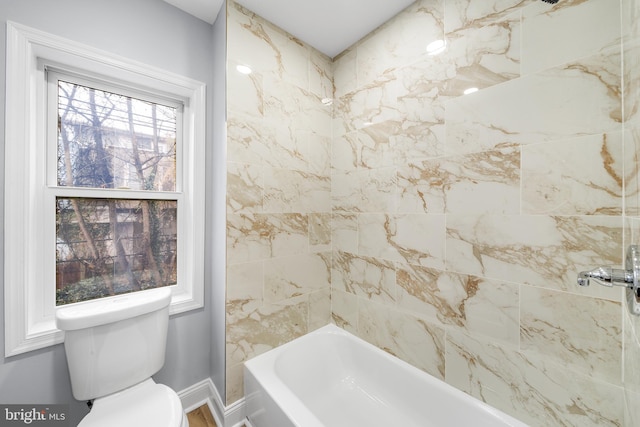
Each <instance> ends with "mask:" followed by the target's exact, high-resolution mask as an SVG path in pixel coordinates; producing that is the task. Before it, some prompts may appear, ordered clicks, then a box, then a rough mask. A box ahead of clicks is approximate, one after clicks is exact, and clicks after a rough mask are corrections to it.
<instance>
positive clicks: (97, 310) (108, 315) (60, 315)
mask: <svg viewBox="0 0 640 427" xmlns="http://www.w3.org/2000/svg"><path fill="white" fill-rule="evenodd" d="M170 302H171V288H169V287H163V288H156V289H149V290H145V291H139V292H132V293H128V294H122V295H116V296H113V297H106V298H100V299H96V300H92V301H86V302H82V303H75V304H70V305H65V306H62V307H59V308H57V309H56V316H55V317H56V326H57V327H58V329H61V330H63V331H72V330H76V329H84V328H92V327H94V326H99V325H105V324H107V323H113V322H118V321H120V320H125V319H130V318H132V317H136V316H141V315H143V314H147V313H151V312H152V311H156V310H160V309H162V308H164V307H166V306H167V305H169V303H170Z"/></svg>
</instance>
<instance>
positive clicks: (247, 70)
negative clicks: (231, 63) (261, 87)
mask: <svg viewBox="0 0 640 427" xmlns="http://www.w3.org/2000/svg"><path fill="white" fill-rule="evenodd" d="M236 70H237V71H238V72H239V73H240V74H251V72H252V70H251V68H249V67H247V66H246V65H237V66H236Z"/></svg>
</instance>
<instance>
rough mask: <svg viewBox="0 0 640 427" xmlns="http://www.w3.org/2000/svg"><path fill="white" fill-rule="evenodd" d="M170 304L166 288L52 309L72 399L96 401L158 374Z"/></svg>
mask: <svg viewBox="0 0 640 427" xmlns="http://www.w3.org/2000/svg"><path fill="white" fill-rule="evenodd" d="M170 302H171V289H170V288H158V289H151V290H146V291H143V292H134V293H130V294H124V295H118V296H114V297H108V298H101V299H98V300H95V301H89V302H83V303H79V304H73V305H69V306H63V307H60V308H58V309H57V310H56V325H57V327H58V329H61V330H63V331H65V339H64V348H65V352H66V354H67V363H68V365H69V374H70V377H71V387H72V390H73V396H74V397H75V398H76V399H78V400H91V399H96V398H98V397H102V396H106V395H109V394H111V393H114V392H117V391H120V390H123V389H125V388H127V387H130V386H133V385H135V384H138V383H139V382H141V381H144V380H146V379H148V378H150V377H151V376H152V375H153V374H155V373H156V372H158V371H159V370H160V368H162V365H164V356H165V351H166V342H167V327H168V324H169V303H170Z"/></svg>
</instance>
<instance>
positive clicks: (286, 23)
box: [165, 0, 415, 58]
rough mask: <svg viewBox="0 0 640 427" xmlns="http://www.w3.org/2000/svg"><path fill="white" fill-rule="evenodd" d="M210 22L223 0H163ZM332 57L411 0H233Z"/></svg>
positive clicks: (393, 14)
mask: <svg viewBox="0 0 640 427" xmlns="http://www.w3.org/2000/svg"><path fill="white" fill-rule="evenodd" d="M165 1H166V2H167V3H171V4H172V5H174V6H176V7H178V8H180V9H182V10H184V11H185V12H187V13H190V14H192V15H194V16H196V17H198V18H200V19H202V20H203V21H206V22H209V23H210V24H212V23H213V22H214V21H215V19H216V16H217V15H218V11H219V10H220V7H221V6H222V4H223V2H224V0H165ZM236 1H237V2H238V3H240V4H241V5H242V6H244V7H246V8H247V9H249V10H251V11H252V12H254V13H256V14H258V15H260V16H262V17H263V18H265V19H266V20H267V21H270V22H272V23H274V24H275V25H277V26H278V27H280V28H282V29H283V30H285V31H287V32H288V33H289V34H291V35H293V36H295V37H297V38H298V39H300V40H302V41H304V42H306V43H308V44H310V45H311V46H313V47H315V48H316V49H318V50H319V51H320V52H323V53H324V54H326V55H328V56H329V57H331V58H333V57H335V56H336V55H338V54H339V53H340V52H342V51H343V50H345V49H346V48H348V47H349V46H351V45H352V44H353V43H355V42H357V41H358V40H360V39H361V38H362V37H364V36H366V35H367V34H369V33H370V32H371V31H373V30H375V29H376V28H377V27H378V26H380V25H381V24H383V23H384V22H386V21H388V20H389V19H390V18H392V17H393V16H395V15H396V14H397V13H398V12H400V11H402V10H403V9H404V8H406V7H407V6H409V5H410V4H411V3H413V2H414V1H415V0H393V1H390V0H236Z"/></svg>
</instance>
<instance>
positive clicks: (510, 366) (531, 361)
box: [331, 0, 638, 426]
mask: <svg viewBox="0 0 640 427" xmlns="http://www.w3.org/2000/svg"><path fill="white" fill-rule="evenodd" d="M425 10H429V12H430V15H431V16H430V17H428V16H427V15H428V14H425V12H424V11H425ZM620 12H621V10H620V3H619V2H617V1H606V0H593V1H588V2H585V1H579V0H576V1H571V0H563V1H560V2H559V3H558V4H557V5H549V4H547V3H544V2H540V1H537V0H493V1H486V2H476V1H470V0H446V1H434V0H422V1H418V2H416V4H414V5H413V6H411V7H410V8H408V9H407V10H406V11H404V12H402V13H400V14H399V15H398V16H397V17H396V18H394V19H393V20H391V21H389V22H388V23H386V24H385V25H383V26H382V27H380V28H379V29H378V30H376V31H375V32H374V33H373V34H371V35H369V36H368V37H366V38H365V39H364V40H362V41H361V42H359V43H357V44H356V45H354V46H352V47H351V48H350V49H349V50H347V51H346V52H344V53H343V54H341V55H340V56H338V57H337V58H336V59H335V60H334V79H335V80H334V82H335V88H336V91H335V96H336V100H335V103H334V119H333V126H334V127H333V144H332V169H331V170H332V177H331V186H332V191H331V198H332V208H333V213H334V222H333V231H332V236H333V237H334V239H333V242H332V243H333V245H334V247H333V250H334V256H333V270H332V278H331V286H332V298H334V300H333V306H332V313H333V319H334V321H335V322H336V323H337V324H338V325H340V326H342V327H345V328H346V329H348V330H352V331H356V332H357V333H358V334H359V335H360V336H362V337H363V338H365V339H367V340H369V341H370V342H372V343H374V344H376V345H378V346H380V347H382V348H384V349H385V350H387V351H389V352H391V353H393V354H396V355H398V356H400V357H402V358H404V359H405V360H408V361H409V362H410V363H412V364H414V365H416V366H419V367H421V368H422V369H424V370H425V371H427V372H429V373H431V374H433V375H436V376H438V377H442V378H444V379H445V381H447V382H449V383H450V384H453V385H454V386H456V387H458V388H460V389H462V390H464V391H466V392H468V393H470V394H472V395H474V396H476V397H478V398H480V399H483V400H485V401H487V402H489V403H491V404H492V405H494V406H496V407H498V408H500V409H502V410H504V411H506V412H508V413H510V414H512V415H514V416H516V417H518V418H520V419H522V420H524V421H525V422H527V423H529V424H531V425H532V426H546V425H558V426H560V425H562V426H596V425H598V426H601V425H611V426H616V425H623V424H624V423H625V422H626V420H625V412H626V413H629V412H632V411H629V410H626V411H625V405H624V399H623V396H624V383H623V378H622V375H621V371H622V366H623V363H624V362H623V353H624V352H625V351H626V350H624V349H625V348H627V347H628V346H627V347H625V345H624V344H625V339H624V332H623V327H622V326H623V325H622V322H621V315H620V314H621V312H623V304H622V303H621V293H620V292H617V291H616V290H613V291H612V290H611V289H608V288H604V287H599V286H595V285H594V286H591V287H588V288H580V287H579V286H577V284H576V273H577V272H578V271H581V270H584V269H587V268H593V267H594V266H597V265H601V264H604V265H607V264H608V265H614V266H619V265H621V263H622V259H623V246H624V244H625V237H624V234H625V233H624V229H625V228H624V226H623V215H624V210H625V208H626V209H629V208H630V207H629V206H628V205H626V204H625V197H636V198H637V193H638V191H637V190H636V189H637V188H638V185H637V166H636V164H637V163H636V162H635V161H631V160H628V158H627V157H626V154H628V152H629V151H630V150H631V149H632V148H631V144H630V143H629V142H628V141H627V138H626V136H627V134H628V133H629V131H627V132H625V131H624V128H623V124H624V120H625V118H624V117H623V111H625V114H631V113H629V112H628V111H626V110H623V99H624V98H623V87H622V81H623V70H622V63H623V56H622V53H621V52H622V50H621V37H620V28H621V21H620ZM412 18H415V22H420V24H421V25H422V27H421V29H420V32H419V34H421V35H422V37H423V39H422V40H421V41H420V43H419V45H420V46H421V48H422V49H423V52H422V54H421V55H415V52H416V50H413V49H412V47H411V46H406V43H411V41H410V38H409V37H408V36H407V32H406V31H404V28H411V25H410V24H409V22H411V20H412ZM574 20H579V21H580V22H577V23H576V22H574ZM427 25H431V26H432V27H430V28H427V27H426V26H427ZM629 25H631V24H629ZM568 27H570V28H571V31H570V36H567V28H568ZM442 38H445V39H446V41H447V47H446V50H445V51H444V52H442V53H441V54H438V55H429V54H428V53H427V52H426V50H425V48H426V46H427V45H428V44H429V43H430V42H431V41H433V40H436V39H442ZM399 46H402V48H400V47H399ZM396 50H398V51H396ZM625 78H626V76H625ZM471 87H475V88H477V89H479V90H478V91H477V92H475V93H471V94H469V95H464V91H465V90H466V89H468V88H471ZM372 187H373V188H372ZM440 227H443V228H440ZM433 331H438V335H434V332H433ZM435 336H442V337H443V339H444V353H443V354H440V353H439V352H440V351H442V350H441V349H442V347H441V346H440V344H436V343H439V342H440V338H437V339H436V338H433V337H435ZM427 337H431V338H429V339H427ZM408 340H414V341H413V342H414V343H416V344H415V346H413V347H414V348H411V350H413V351H409V348H408V347H407V344H406V342H407V341H408ZM419 343H420V344H419ZM427 343H429V344H427ZM634 350H635V348H634ZM439 354H440V355H439ZM417 359H419V360H417ZM627 418H628V416H627Z"/></svg>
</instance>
